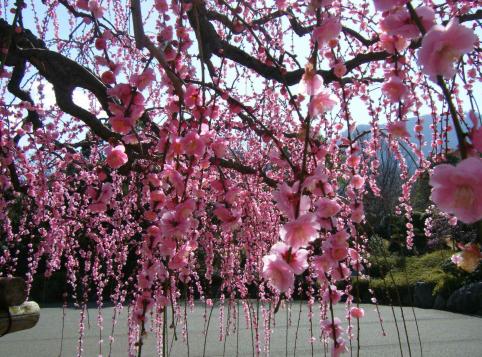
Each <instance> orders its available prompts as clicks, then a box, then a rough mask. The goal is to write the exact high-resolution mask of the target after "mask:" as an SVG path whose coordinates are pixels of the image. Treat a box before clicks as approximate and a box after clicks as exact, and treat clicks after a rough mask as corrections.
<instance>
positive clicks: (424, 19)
mask: <svg viewBox="0 0 482 357" xmlns="http://www.w3.org/2000/svg"><path fill="white" fill-rule="evenodd" d="M415 12H416V13H417V15H418V17H419V18H420V21H421V23H422V25H423V27H424V28H425V31H428V30H429V29H430V28H431V27H432V26H433V25H434V24H435V12H434V11H433V9H432V8H430V7H427V6H421V7H419V8H417V9H416V10H415ZM380 28H381V29H382V31H383V32H385V33H386V34H387V35H397V36H402V37H404V38H406V39H412V38H416V37H418V36H420V31H419V29H418V27H417V25H416V24H415V22H414V21H413V20H412V17H411V15H410V13H409V12H408V10H407V9H405V8H396V9H394V10H392V11H390V12H389V13H388V14H387V16H386V17H384V18H383V19H382V21H380Z"/></svg>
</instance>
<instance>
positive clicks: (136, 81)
mask: <svg viewBox="0 0 482 357" xmlns="http://www.w3.org/2000/svg"><path fill="white" fill-rule="evenodd" d="M155 80H156V75H155V73H154V70H153V69H152V68H147V69H146V70H145V71H144V72H143V73H141V74H133V75H132V76H131V78H130V82H131V83H132V85H133V86H135V87H137V88H138V89H139V90H144V89H145V88H147V87H148V86H150V85H151V83H152V81H155Z"/></svg>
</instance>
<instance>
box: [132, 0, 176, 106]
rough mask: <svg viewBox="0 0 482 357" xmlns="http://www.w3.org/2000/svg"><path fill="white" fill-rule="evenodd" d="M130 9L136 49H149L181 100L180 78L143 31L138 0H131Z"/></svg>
mask: <svg viewBox="0 0 482 357" xmlns="http://www.w3.org/2000/svg"><path fill="white" fill-rule="evenodd" d="M131 10H132V22H133V27H134V37H135V40H136V47H137V49H139V50H141V49H143V48H147V49H148V50H149V52H150V54H151V55H152V56H153V57H154V58H155V59H156V60H157V61H158V62H159V64H160V65H161V67H162V68H163V69H164V71H165V72H166V74H167V76H168V77H169V79H170V80H171V82H172V85H173V86H174V89H175V92H176V94H177V96H178V97H179V99H180V100H181V101H182V98H183V97H184V92H183V89H182V80H181V79H180V78H179V77H178V76H177V75H176V73H175V72H174V71H173V70H172V69H171V67H169V64H168V63H167V61H166V58H165V57H164V53H162V51H161V50H160V49H159V48H158V47H156V45H155V44H154V43H153V42H152V41H151V40H150V39H149V38H148V37H147V36H146V35H145V33H144V27H143V23H142V12H141V4H140V2H139V0H132V1H131Z"/></svg>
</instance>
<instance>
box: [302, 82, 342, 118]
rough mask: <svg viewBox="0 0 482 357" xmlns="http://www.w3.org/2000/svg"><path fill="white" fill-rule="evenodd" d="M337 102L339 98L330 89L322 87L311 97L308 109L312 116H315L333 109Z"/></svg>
mask: <svg viewBox="0 0 482 357" xmlns="http://www.w3.org/2000/svg"><path fill="white" fill-rule="evenodd" d="M336 104H338V99H337V98H336V97H335V96H334V95H333V94H331V92H330V91H329V90H328V89H321V90H320V92H319V93H318V94H316V95H314V96H313V97H312V98H311V101H310V104H309V108H308V111H309V113H310V116H311V117H315V116H317V115H321V114H323V113H325V112H327V111H329V110H332V109H333V107H334V106H335V105H336Z"/></svg>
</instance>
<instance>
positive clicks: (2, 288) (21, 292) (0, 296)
mask: <svg viewBox="0 0 482 357" xmlns="http://www.w3.org/2000/svg"><path fill="white" fill-rule="evenodd" d="M26 299H27V284H26V283H25V280H23V279H22V278H0V307H2V308H7V307H9V306H17V305H21V304H22V303H23V302H24V301H25V300H26Z"/></svg>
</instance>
